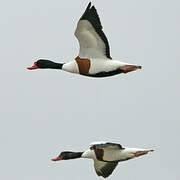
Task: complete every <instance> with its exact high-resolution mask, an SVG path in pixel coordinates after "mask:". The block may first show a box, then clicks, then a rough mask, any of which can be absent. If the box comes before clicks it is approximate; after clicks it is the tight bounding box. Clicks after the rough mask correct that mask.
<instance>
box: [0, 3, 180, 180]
mask: <svg viewBox="0 0 180 180" xmlns="http://www.w3.org/2000/svg"><path fill="white" fill-rule="evenodd" d="M88 2H89V1H88V0H76V1H72V0H71V1H70V0H66V1H65V0H61V1H60V0H51V1H43V0H31V1H23V0H16V1H11V0H6V1H3V2H2V3H1V7H0V24H1V28H0V32H1V33H0V39H1V40H0V46H1V53H0V59H1V70H0V82H1V85H0V87H1V88H0V106H1V108H0V116H1V121H0V142H1V144H0V170H1V173H0V179H4V180H5V179H6V180H12V179H18V180H59V179H61V180H64V179H73V180H74V179H75V180H77V179H78V180H80V179H82V180H84V179H85V180H92V179H94V180H95V179H97V180H98V179H102V178H100V177H98V176H97V175H96V174H95V171H94V167H93V161H92V160H84V159H78V160H72V161H61V162H57V163H54V162H52V161H51V160H50V159H51V158H54V157H56V156H57V155H58V154H59V153H60V152H61V151H64V150H72V151H83V150H86V149H87V148H88V145H89V143H90V142H92V141H97V140H107V141H112V142H117V143H120V144H122V145H123V146H127V147H140V148H152V149H155V152H153V153H151V154H148V155H146V156H143V157H140V158H137V159H134V160H130V161H127V162H122V163H119V165H118V167H117V168H116V169H115V171H114V173H113V174H112V175H111V176H110V177H109V178H108V179H112V180H119V179H125V180H132V179H133V180H134V179H138V180H152V179H163V180H169V179H179V178H180V174H179V161H180V155H179V150H180V140H179V137H180V132H179V127H180V122H179V121H180V109H179V108H180V97H179V92H180V81H179V78H180V71H179V68H180V25H179V19H180V2H179V1H177V0H172V1H168V0H151V1H144V0H134V1H131V0H126V1H123V0H119V1H102V0H101V1H100V0H94V1H93V4H95V6H96V9H97V10H98V14H99V16H100V18H101V22H102V25H103V27H104V32H105V33H106V35H107V37H108V40H109V43H110V47H111V56H112V57H113V58H115V59H122V61H125V62H129V63H135V64H138V65H142V67H143V69H142V70H138V71H134V72H131V73H129V74H125V75H124V74H121V75H117V76H113V77H109V78H102V79H94V78H89V77H83V76H80V75H75V74H71V73H67V72H62V71H58V70H37V71H28V70H27V69H26V67H27V66H31V65H32V64H33V62H34V61H36V60H37V59H39V58H46V59H50V60H54V61H57V62H68V61H70V60H73V59H74V58H75V57H76V56H77V54H78V49H79V45H78V41H77V40H76V38H75V36H74V35H73V34H74V31H75V28H76V24H77V21H78V20H79V18H80V16H81V15H82V13H83V12H84V10H85V8H86V6H87V4H88Z"/></svg>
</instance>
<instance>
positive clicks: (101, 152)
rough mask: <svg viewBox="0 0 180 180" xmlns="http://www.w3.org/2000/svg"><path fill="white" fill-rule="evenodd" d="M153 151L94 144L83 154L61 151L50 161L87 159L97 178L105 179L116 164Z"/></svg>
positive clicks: (114, 144)
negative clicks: (92, 166) (90, 161)
mask: <svg viewBox="0 0 180 180" xmlns="http://www.w3.org/2000/svg"><path fill="white" fill-rule="evenodd" d="M152 151H153V150H149V149H138V148H125V147H122V146H121V145H120V144H117V143H110V142H94V143H91V144H90V148H89V149H88V150H87V151H84V152H72V151H63V152H61V153H60V155H59V156H58V157H57V158H54V159H52V161H59V160H69V159H76V158H89V159H93V160H94V168H95V171H96V174H97V175H98V176H102V177H104V178H107V177H108V176H110V175H111V174H112V172H113V170H114V169H115V168H116V166H117V165H118V162H121V161H127V160H129V159H132V158H135V157H139V156H142V155H145V154H147V153H149V152H152Z"/></svg>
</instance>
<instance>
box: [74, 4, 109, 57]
mask: <svg viewBox="0 0 180 180" xmlns="http://www.w3.org/2000/svg"><path fill="white" fill-rule="evenodd" d="M75 36H76V37H77V39H78V41H79V46H80V51H79V57H80V58H103V59H111V56H110V50H109V43H108V40H107V38H106V36H105V34H104V32H103V31H102V25H101V22H100V19H99V16H98V14H97V11H96V9H95V7H94V6H92V7H91V3H89V4H88V7H87V9H86V11H85V12H84V14H83V15H82V17H81V18H80V20H79V22H78V24H77V28H76V31H75Z"/></svg>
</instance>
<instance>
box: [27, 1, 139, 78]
mask: <svg viewBox="0 0 180 180" xmlns="http://www.w3.org/2000/svg"><path fill="white" fill-rule="evenodd" d="M75 36H76V37H77V39H78V41H79V46H80V50H79V55H78V56H77V57H76V58H75V60H73V61H70V62H68V63H55V62H52V61H50V60H45V59H39V60H38V61H37V62H34V65H33V66H32V67H28V69H29V70H33V69H46V68H49V69H61V70H64V71H68V72H71V73H77V74H81V75H85V76H90V77H107V76H113V75H116V74H120V73H128V72H131V71H134V70H137V69H141V66H138V65H133V64H129V63H124V62H121V61H118V60H114V59H112V58H111V56H110V48H109V43H108V40H107V38H106V35H105V34H104V32H103V31H102V25H101V22H100V19H99V16H98V14H97V11H96V9H95V7H94V6H91V2H90V3H89V4H88V6H87V8H86V10H85V12H84V14H83V15H82V17H81V18H80V20H79V22H78V24H77V28H76V31H75Z"/></svg>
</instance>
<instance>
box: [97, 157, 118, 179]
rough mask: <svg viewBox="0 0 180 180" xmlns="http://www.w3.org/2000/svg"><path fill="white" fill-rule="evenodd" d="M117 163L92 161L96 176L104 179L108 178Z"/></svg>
mask: <svg viewBox="0 0 180 180" xmlns="http://www.w3.org/2000/svg"><path fill="white" fill-rule="evenodd" d="M117 165H118V162H103V161H98V160H94V168H95V171H96V173H97V175H98V176H103V177H104V178H106V177H108V176H110V175H111V174H112V172H113V171H114V169H115V168H116V166H117Z"/></svg>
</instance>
